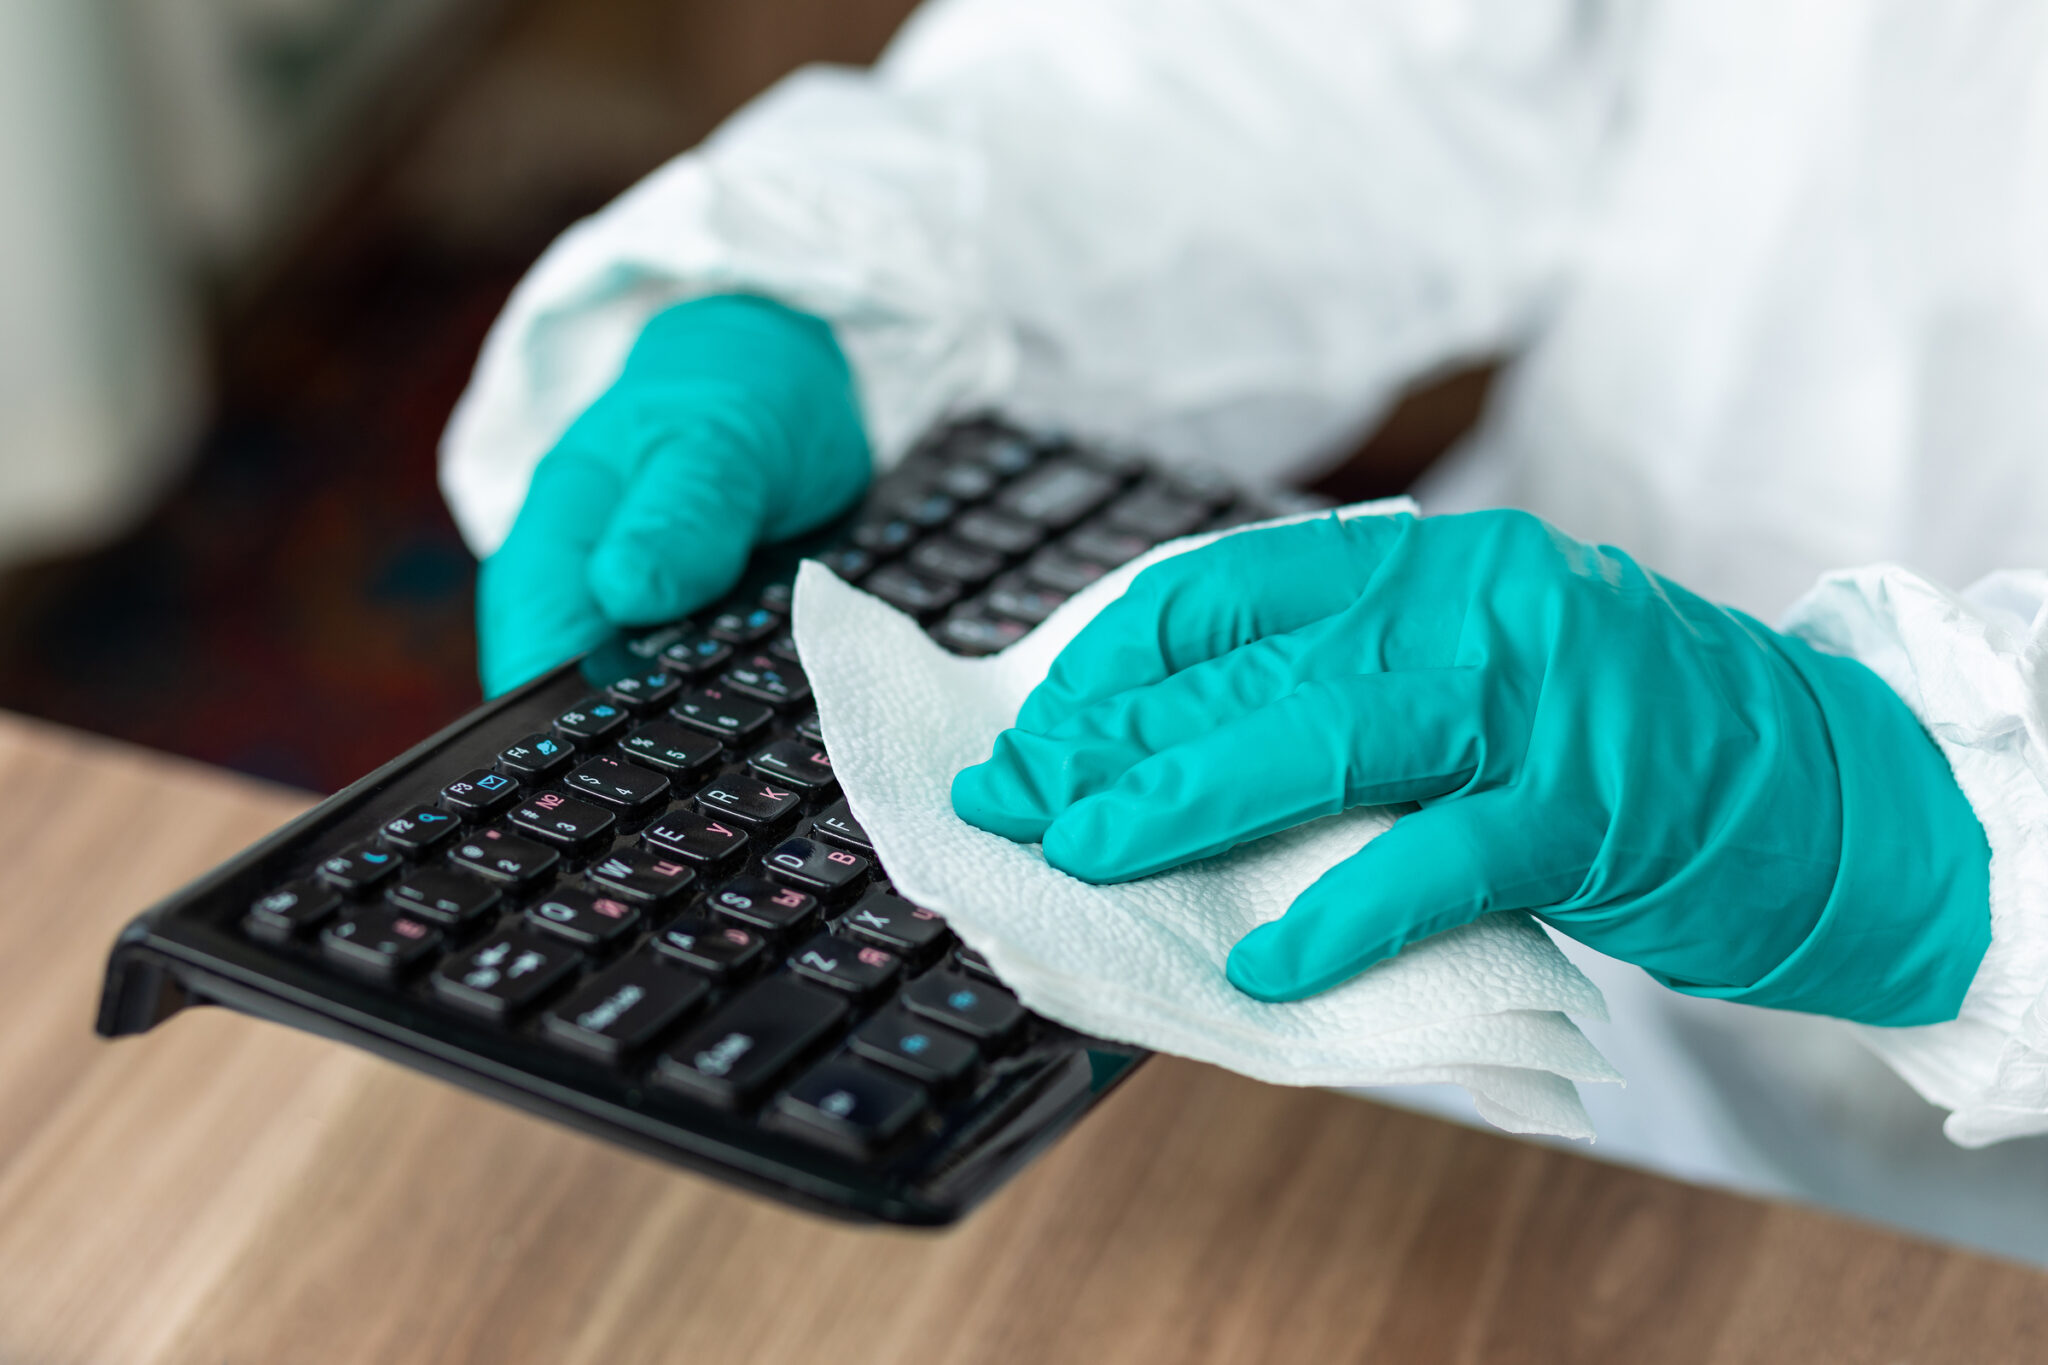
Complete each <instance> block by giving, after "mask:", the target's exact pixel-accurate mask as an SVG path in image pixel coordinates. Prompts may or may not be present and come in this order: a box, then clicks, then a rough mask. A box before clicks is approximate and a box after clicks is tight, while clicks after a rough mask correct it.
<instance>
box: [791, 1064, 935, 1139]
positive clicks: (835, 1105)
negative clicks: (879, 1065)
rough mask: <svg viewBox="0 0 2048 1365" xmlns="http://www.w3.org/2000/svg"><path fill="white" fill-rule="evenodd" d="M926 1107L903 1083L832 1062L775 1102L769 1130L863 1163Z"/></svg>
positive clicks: (912, 1087) (815, 1069)
mask: <svg viewBox="0 0 2048 1365" xmlns="http://www.w3.org/2000/svg"><path fill="white" fill-rule="evenodd" d="M928 1107H929V1104H928V1102H927V1101H926V1099H925V1096H924V1091H923V1090H921V1089H919V1088H918V1087H917V1086H915V1085H912V1084H910V1083H909V1082H907V1081H905V1080H904V1079H903V1078H901V1077H898V1076H891V1075H889V1074H887V1073H886V1072H882V1071H878V1070H876V1069H875V1068H873V1067H871V1066H867V1065H865V1064H863V1063H861V1062H857V1061H852V1060H849V1059H847V1058H844V1057H834V1058H833V1059H831V1060H830V1061H827V1062H823V1063H821V1064H819V1065H818V1066H816V1067H813V1068H812V1069H811V1070H810V1071H808V1072H806V1073H805V1074H804V1075H802V1076H799V1077H798V1078H797V1079H796V1082H795V1084H793V1085H791V1086H790V1087H789V1089H788V1090H785V1091H784V1092H783V1093H782V1094H780V1095H778V1096H776V1097H775V1104H774V1112H773V1117H772V1119H771V1121H770V1123H769V1126H770V1127H772V1128H774V1129H776V1130H778V1131H780V1132H785V1133H789V1134H791V1135H792V1136H795V1137H802V1138H808V1139H811V1140H813V1141H816V1142H819V1143H821V1144H823V1145H825V1146H827V1147H831V1148H834V1149H836V1150H839V1151H842V1152H845V1153H846V1154H848V1155H849V1156H854V1157H859V1158H862V1159H866V1158H869V1157H872V1156H875V1155H876V1154H878V1153H880V1152H882V1151H884V1150H886V1149H887V1148H888V1147H889V1145H890V1144H891V1143H893V1142H894V1141H896V1139H898V1138H900V1137H902V1136H903V1134H904V1133H905V1132H906V1131H908V1129H909V1127H910V1125H911V1123H912V1122H913V1121H914V1120H916V1119H917V1118H918V1117H919V1116H920V1115H922V1114H923V1113H924V1112H925V1110H926V1109H927V1108H928Z"/></svg>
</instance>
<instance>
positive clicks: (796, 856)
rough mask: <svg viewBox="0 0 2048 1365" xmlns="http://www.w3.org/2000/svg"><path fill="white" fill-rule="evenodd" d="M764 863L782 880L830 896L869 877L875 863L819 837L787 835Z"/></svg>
mask: <svg viewBox="0 0 2048 1365" xmlns="http://www.w3.org/2000/svg"><path fill="white" fill-rule="evenodd" d="M761 866H762V867H763V868H765V869H767V872H768V875H769V876H771V877H773V878H775V879H776V880H777V881H779V882H787V883H789V884H790V885H792V886H796V887H800V888H802V889H803V890H805V891H808V892H810V893H811V894H812V895H814V896H822V897H824V898H825V899H827V900H830V899H832V898H833V897H835V896H839V895H843V894H845V893H847V892H849V891H851V890H852V889H853V888H854V887H856V886H859V885H860V884H861V883H862V882H864V881H866V880H867V875H868V870H869V869H870V868H871V867H872V866H873V864H872V863H870V862H869V861H868V860H867V859H866V858H863V857H861V856H860V855H859V854H858V853H852V852H849V851H848V850H846V849H843V848H834V847H833V846H832V845H831V844H826V843H820V842H819V841H817V840H816V839H784V840H783V841H782V842H781V843H779V844H777V845H776V846H775V848H774V849H773V850H772V851H771V852H769V853H767V854H766V855H764V856H763V857H762V859H761Z"/></svg>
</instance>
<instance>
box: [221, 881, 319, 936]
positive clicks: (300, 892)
mask: <svg viewBox="0 0 2048 1365" xmlns="http://www.w3.org/2000/svg"><path fill="white" fill-rule="evenodd" d="M340 908H341V893H340V892H338V891H336V890H335V889H334V888H333V887H331V886H321V885H320V884H318V883H317V882H292V883H291V884H289V885H287V886H280V887H279V888H277V890H275V891H272V892H271V893H269V894H268V895H264V896H258V897H257V898H256V899H255V900H254V901H252V902H251V903H250V905H249V915H248V918H247V919H246V920H244V921H243V923H244V924H245V925H247V926H248V930H249V932H250V933H251V934H254V935H255V936H256V937H257V938H260V939H266V940H268V941H269V942H272V943H283V942H284V941H285V940H287V939H293V938H298V937H300V936H302V935H304V934H309V933H311V932H312V931H313V930H314V929H316V928H318V927H319V926H320V925H321V923H323V922H324V921H325V920H326V919H327V917H328V916H329V915H332V914H333V913H334V912H335V911H336V910H339V909H340Z"/></svg>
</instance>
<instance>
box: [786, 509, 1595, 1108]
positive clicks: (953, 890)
mask: <svg viewBox="0 0 2048 1365" xmlns="http://www.w3.org/2000/svg"><path fill="white" fill-rule="evenodd" d="M1408 506H1409V504H1407V502H1406V500H1405V499H1404V500H1399V501H1396V502H1391V503H1367V504H1360V505H1359V506H1357V507H1352V508H1346V509H1344V510H1343V511H1342V512H1341V513H1339V515H1343V516H1354V515H1373V514H1380V513H1385V512H1390V511H1397V510H1406V509H1407V508H1408ZM1226 534H1231V533H1226ZM1215 538H1216V537H1215V536H1213V535H1209V536H1191V537H1189V538H1187V539H1185V540H1179V541H1175V542H1173V543H1172V544H1170V545H1165V546H1161V547H1160V548H1159V549H1157V550H1154V551H1152V552H1151V553H1150V554H1148V555H1146V556H1144V557H1143V558H1141V559H1139V560H1137V561H1135V562H1133V563H1131V564H1129V565H1126V566H1124V568H1122V569H1121V570H1119V571H1117V572H1116V573H1113V574H1110V575H1109V576H1107V577H1106V578H1104V579H1103V580H1101V581H1100V582H1098V583H1096V584H1095V585H1094V586H1092V587H1091V588H1089V589H1087V590H1086V591H1084V592H1081V593H1079V594H1077V595H1076V596H1075V597H1074V598H1072V599H1071V600H1070V601H1068V602H1067V603H1066V604H1065V605H1064V606H1062V607H1061V608H1060V609H1059V610H1058V611H1057V612H1055V613H1054V614H1053V615H1052V617H1051V618H1050V619H1049V620H1047V621H1046V622H1045V624H1043V625H1042V626H1040V627H1038V628H1037V629H1036V630H1034V631H1032V632H1031V634H1029V635H1028V636H1026V637H1025V638H1024V639H1022V640H1020V641H1019V642H1018V643H1017V644H1015V645H1013V646H1011V647H1010V648H1009V649H1007V650H1004V651H1003V652H1002V653H1001V654H998V655H995V656H993V657H991V658H985V659H963V658H959V657H956V656H954V655H951V654H948V653H946V652H945V651H944V650H942V649H940V648H939V647H938V646H937V645H936V644H934V643H933V642H932V640H931V639H930V637H928V636H927V635H926V634H925V633H924V631H923V630H921V629H920V628H919V627H918V625H917V623H916V622H915V621H913V620H912V619H911V618H909V617H908V616H905V615H903V614H902V613H901V612H898V611H896V610H895V609H894V608H893V607H890V606H889V605H887V604H886V603H884V602H882V601H881V600H880V599H878V598H875V597H872V596H870V595H868V594H867V593H864V592H861V591H860V590H859V589H857V588H853V587H849V586H848V585H847V584H845V583H843V582H841V581H840V580H839V579H838V578H836V577H834V576H833V574H832V573H831V572H830V571H829V570H827V569H825V568H824V567H823V566H822V565H819V564H817V563H815V562H809V563H806V564H804V566H803V568H802V571H801V572H800V573H799V575H798V577H797V585H796V605H795V626H796V640H797V647H798V649H799V651H800V652H801V653H802V655H803V658H804V663H805V666H806V668H807V669H808V671H809V673H810V677H811V683H812V686H813V687H814V688H815V689H816V692H817V701H818V712H819V719H820V722H821V724H822V725H823V728H824V733H825V739H826V743H827V744H828V745H829V746H830V749H831V752H832V757H833V762H834V764H835V767H836V770H837V772H838V776H839V781H840V785H841V786H842V787H843V788H844V790H845V792H846V797H847V801H848V803H849V804H850V805H851V807H852V809H853V814H854V816H855V818H857V819H858V820H859V821H860V822H861V824H862V825H863V826H865V827H866V829H867V832H868V834H869V836H870V837H871V838H872V839H873V840H874V843H875V851H876V853H877V855H878V856H879V857H880V859H881V861H882V865H883V867H884V868H885V869H886V870H887V872H888V874H889V877H890V879H891V880H892V881H894V882H895V884H896V886H897V889H898V890H900V891H901V892H902V893H903V894H904V895H905V896H907V897H908V898H909V899H910V900H912V901H914V902H916V903H917V904H919V905H922V906H925V907H927V908H928V909H931V910H935V911H937V912H939V913H940V914H942V915H944V916H945V917H946V919H947V920H948V922H950V923H951V925H952V927H953V928H954V929H955V930H956V931H958V932H959V934H960V936H961V937H962V938H963V939H965V940H966V941H967V943H968V944H970V945H971V946H973V947H974V948H976V949H978V950H980V951H981V952H982V953H984V954H985V955H986V956H987V957H988V960H989V962H990V963H991V964H992V965H993V966H994V967H995V969H996V971H997V972H998V973H999V974H1000V975H1001V976H1002V978H1003V980H1004V981H1006V982H1007V983H1009V985H1010V986H1011V987H1012V988H1014V989H1015V990H1016V992H1017V994H1018V995H1019V997H1021V998H1022V999H1023V1001H1024V1003H1025V1004H1027V1005H1029V1006H1030V1007H1031V1008H1032V1009H1034V1010H1037V1011H1038V1012H1039V1013H1041V1014H1044V1015H1046V1016H1048V1017H1050V1018H1053V1019H1057V1020H1059V1021H1061V1022H1062V1023H1066V1024H1069V1025H1072V1026H1073V1027H1075V1028H1078V1029H1081V1030H1084V1031H1086V1032H1088V1033H1092V1034H1095V1035H1098V1036H1100V1037H1104V1038H1112V1039H1116V1040H1119V1041H1122V1042H1128V1043H1136V1044H1139V1045H1141V1046H1144V1047H1148V1048H1152V1049H1155V1050H1157V1051H1162V1052H1173V1053H1178V1054H1180V1055H1182V1056H1186V1057H1193V1058H1196V1059H1199V1060H1201V1061H1206V1062H1213V1063H1215V1064H1217V1065H1219V1066H1224V1067H1228V1068H1229V1069H1231V1070H1233V1071H1239V1072H1242V1073H1244V1074H1245V1075H1248V1076H1253V1077H1257V1078H1258V1079H1261V1080H1266V1081H1274V1082H1278V1083H1281V1084H1286V1085H1331V1086H1367V1085H1386V1084H1394V1083H1400V1082H1427V1081H1449V1082H1453V1083H1456V1084H1458V1085H1462V1086H1464V1087H1466V1088H1467V1089H1468V1090H1470V1091H1471V1092H1472V1095H1473V1098H1474V1100H1475V1101H1476V1102H1477V1107H1478V1109H1479V1112H1480V1113H1481V1114H1482V1115H1483V1116H1484V1117H1485V1118H1486V1119H1487V1120H1488V1121H1489V1122H1491V1123H1494V1124H1497V1125H1499V1126H1500V1127H1502V1128H1506V1129H1509V1130H1510V1131H1513V1132H1536V1133H1555V1134H1559V1135H1562V1136H1567V1137H1587V1138H1590V1137H1591V1136H1593V1129H1592V1124H1591V1121H1590V1120H1589V1119H1588V1118H1587V1116H1586V1111H1585V1108H1584V1106H1583V1105H1581V1104H1580V1102H1579V1096H1578V1091H1577V1090H1576V1089H1574V1088H1573V1086H1572V1082H1573V1081H1618V1080H1620V1076H1619V1074H1618V1073H1617V1072H1616V1071H1615V1070H1614V1068H1613V1067H1612V1066H1611V1065H1609V1063H1608V1062H1607V1060H1606V1058H1604V1057H1602V1056H1601V1055H1600V1053H1599V1052H1598V1051H1597V1050H1596V1049H1595V1048H1594V1047H1593V1045H1592V1044H1591V1043H1590V1042H1588V1041H1587V1040H1586V1037H1585V1035H1584V1034H1582V1033H1580V1032H1579V1030H1578V1028H1577V1027H1576V1026H1575V1025H1573V1023H1572V1022H1571V1021H1570V1020H1569V1019H1567V1018H1566V1017H1565V1015H1564V1013H1563V1011H1567V1010H1570V1011H1575V1012H1578V1013H1581V1014H1587V1015H1591V1016H1593V1017H1595V1018H1601V1019H1604V1018H1606V1011H1607V1007H1606V1002H1605V1001H1604V1000H1603V999H1602V998H1601V996H1600V992H1599V990H1598V988H1597V987H1595V986H1594V985H1593V983H1592V982H1590V981H1588V980H1587V979H1586V978H1585V977H1584V976H1583V975H1581V974H1580V972H1579V970H1578V969H1577V968H1576V967H1574V966H1572V964H1571V963H1570V962H1568V961H1566V960H1565V957H1564V955H1563V954H1562V953H1560V952H1559V951H1558V950H1557V948H1556V946H1555V945H1554V944H1552V943H1551V941H1550V939H1549V937H1548V936H1547V935H1546V934H1545V933H1544V932H1543V930H1542V929H1541V928H1540V927H1538V926H1537V924H1536V923H1535V922H1534V921H1533V920H1531V919H1529V918H1528V917H1527V916H1526V915H1519V914H1515V915H1508V914H1500V915H1490V916H1488V917H1486V918H1485V919H1483V920H1481V921H1479V922H1478V923H1476V924H1472V925H1469V926H1467V927H1465V928H1462V929H1454V930H1451V931H1450V932H1448V933H1444V934H1439V935H1437V936H1436V937H1434V938H1431V939H1428V940H1425V941H1424V942H1421V943H1417V944H1415V945H1413V946H1411V947H1410V948H1408V949H1407V951H1405V952H1403V953H1401V954H1400V955H1399V956H1398V957H1395V958H1393V959H1391V960H1389V961H1386V962H1382V963H1380V964H1378V965H1377V966H1374V967H1373V968H1371V969H1370V970H1368V971H1366V972H1365V973H1364V974H1362V975H1361V976H1359V977H1358V978H1356V979H1355V980H1353V981H1351V982H1349V983H1347V984H1345V985H1343V986H1340V987H1338V988H1337V989H1336V990H1333V991H1329V992H1326V993H1325V994H1323V995H1320V996H1317V997H1315V998H1313V999H1310V1000H1305V1001H1301V1002H1299V1003H1295V1004H1284V1005H1273V1004H1262V1003H1260V1002H1259V1001H1256V1000H1253V999H1252V998H1250V997H1249V996H1246V995H1243V994H1241V993H1239V992H1238V991H1237V990H1236V988H1234V987H1233V986H1231V985H1230V983H1229V982H1228V981H1227V980H1226V979H1225V978H1224V975H1223V963H1224V959H1225V957H1226V956H1227V955H1228V954H1229V951H1230V946H1231V944H1233V943H1235V942H1236V941H1237V940H1238V938H1240V937H1241V936H1242V935H1243V934H1245V933H1246V932H1247V931H1248V930H1250V929H1251V928H1252V927H1253V926H1254V925H1257V924H1261V923H1263V922H1265V921H1266V920H1269V919H1273V918H1275V917H1277V916H1278V915H1279V914H1281V912H1283V911H1284V910H1285V909H1286V908H1287V906H1288V903H1289V902H1290V901H1292V900H1293V898H1294V897H1295V895H1297V894H1298V893H1299V892H1300V891H1302V890H1303V889H1304V888H1305V887H1307V886H1308V885H1309V883H1310V882H1312V881H1314V880H1315V879H1316V878H1317V877H1318V876H1319V875H1320V874H1321V873H1322V872H1323V871H1324V870H1325V869H1326V868H1328V867H1330V866H1331V865H1332V864H1334V863H1336V862H1338V861H1339V860H1341V859H1343V858H1345V857H1348V856H1349V855H1350V854H1352V853H1355V852H1356V851H1357V850H1358V849H1359V848H1360V847H1362V846H1363V845H1364V844H1365V843H1366V841H1367V840H1369V839H1371V838H1372V837H1373V836H1374V835H1376V834H1378V833H1379V832H1380V831H1381V830H1383V829H1385V828H1386V827H1387V826H1388V825H1389V824H1390V823H1391V819H1390V817H1389V816H1388V815H1387V814H1386V813H1384V812H1382V811H1377V810H1356V811H1349V812H1346V813H1345V814H1342V815H1335V816H1331V817H1329V818H1327V819H1323V820H1318V821H1316V822H1314V823H1312V824H1309V825H1304V826H1302V827H1300V828H1297V829H1293V830H1289V831H1286V832H1284V833H1281V834H1276V835H1272V836H1270V837H1268V838H1265V839H1261V840H1259V841H1257V842H1255V843H1251V844H1246V845H1244V846H1242V847H1239V848H1237V849H1235V850H1233V851H1231V852H1230V853H1227V854H1224V855H1222V856H1220V857H1216V858H1211V859H1208V860H1205V861H1203V862H1200V863H1195V864H1192V865H1190V866H1187V867H1182V868H1177V869H1175V870H1173V871H1171V872H1164V873H1160V874H1158V875H1156V876H1152V877H1147V878H1144V879H1142V880H1140V881H1135V882H1130V883H1126V884H1123V885H1120V886H1091V885H1089V884H1088V883H1086V882H1082V881H1079V880H1077V879H1075V878H1073V877H1069V876H1068V875H1066V874H1065V873H1063V872H1060V871H1058V870H1057V869H1055V868H1053V867H1051V866H1050V865H1048V864H1047V863H1046V861H1045V859H1044V858H1043V857H1042V856H1041V855H1040V853H1039V850H1038V847H1037V846H1036V845H1029V846H1026V845H1020V844H1014V843H1011V842H1010V841H1009V840H1007V839H1003V838H1000V837H998V836H996V835H993V834H989V833H987V832H985V831H983V830H979V829H976V828H974V827H973V826H972V825H969V824H967V823H966V822H965V821H963V820H961V819H960V818H959V817H958V816H956V815H954V814H953V807H952V802H951V799H950V795H949V793H950V787H951V783H952V780H953V774H954V773H955V772H957V771H958V770H959V769H961V768H962V767H965V766H966V765H968V764H970V763H977V762H980V761H981V760H982V759H985V758H987V757H988V755H989V752H990V750H991V748H992V747H993V745H994V742H995V737H996V735H997V734H998V733H999V732H1001V731H1002V730H1003V729H1004V728H1005V727H1006V726H1008V725H1009V724H1010V722H1011V721H1012V720H1014V719H1015V718H1016V715H1017V711H1018V708H1019V707H1020V706H1022V704H1023V702H1024V698H1025V696H1026V695H1027V694H1028V693H1029V692H1030V691H1031V689H1032V687H1033V686H1035V685H1036V684H1037V683H1038V682H1039V680H1040V679H1042V678H1043V677H1044V676H1045V674H1046V671H1047V669H1048V668H1049V667H1050V666H1051V663H1052V660H1053V657H1054V656H1055V655H1056V654H1058V653H1059V651H1060V649H1061V647H1062V646H1064V645H1065V644H1066V643H1067V641H1069V640H1071V639H1072V638H1073V637H1074V635H1075V633H1076V632H1078V631H1079V630H1080V628H1081V627H1082V626H1083V625H1085V624H1086V623H1087V622H1088V620H1089V619H1090V618H1092V617H1093V616H1094V615H1095V613H1096V612H1098V611H1099V610H1101V609H1102V607H1104V606H1105V605H1107V604H1108V603H1109V602H1111V601H1113V600H1114V599H1115V598H1116V597H1117V596H1118V595H1120V594H1121V593H1122V592H1123V590H1124V587H1125V586H1126V585H1127V584H1128V583H1129V582H1130V580H1131V578H1132V577H1133V576H1134V575H1135V574H1136V573H1137V572H1138V571H1139V570H1140V569H1142V568H1143V567H1145V566H1146V565H1147V564H1151V563H1153V562H1156V561H1157V560H1159V559H1162V558H1165V557H1166V556H1168V555H1171V554H1178V553H1182V552H1185V551H1187V550H1190V549H1193V548H1195V547H1196V546H1198V545H1202V544H1206V543H1208V542H1209V541H1211V540H1213V539H1215Z"/></svg>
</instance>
